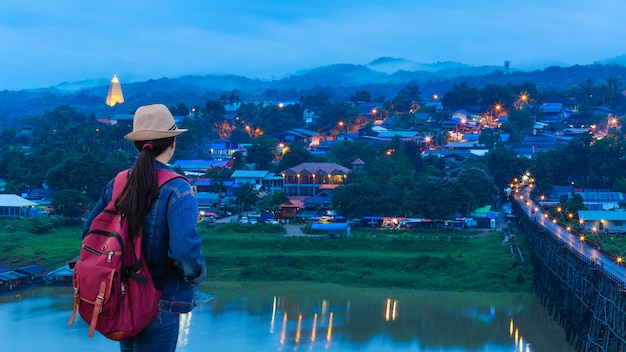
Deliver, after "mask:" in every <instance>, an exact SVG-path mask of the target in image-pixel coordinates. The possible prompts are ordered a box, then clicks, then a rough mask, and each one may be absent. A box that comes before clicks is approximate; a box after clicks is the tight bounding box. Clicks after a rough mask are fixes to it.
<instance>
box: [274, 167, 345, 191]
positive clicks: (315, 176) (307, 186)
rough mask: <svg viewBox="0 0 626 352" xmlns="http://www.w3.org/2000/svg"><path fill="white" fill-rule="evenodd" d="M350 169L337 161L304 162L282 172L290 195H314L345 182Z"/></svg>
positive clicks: (285, 186)
mask: <svg viewBox="0 0 626 352" xmlns="http://www.w3.org/2000/svg"><path fill="white" fill-rule="evenodd" d="M348 173H350V169H348V168H347V167H344V166H341V165H339V164H336V163H302V164H300V165H296V166H294V167H291V168H289V169H287V170H283V171H282V172H281V173H280V174H281V176H282V177H283V179H284V189H285V192H286V193H287V195H288V196H314V195H316V194H318V193H319V192H320V191H322V190H325V189H335V188H336V187H337V186H339V185H340V184H342V183H343V180H344V179H345V177H346V175H347V174H348Z"/></svg>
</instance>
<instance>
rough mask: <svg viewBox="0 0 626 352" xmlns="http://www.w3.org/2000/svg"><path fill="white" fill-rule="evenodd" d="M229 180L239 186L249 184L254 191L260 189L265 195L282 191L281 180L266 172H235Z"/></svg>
mask: <svg viewBox="0 0 626 352" xmlns="http://www.w3.org/2000/svg"><path fill="white" fill-rule="evenodd" d="M230 178H231V179H232V180H233V181H234V182H235V183H238V184H240V185H244V184H246V183H250V184H252V185H254V186H255V189H256V190H260V189H261V188H262V189H263V190H264V191H265V192H267V193H270V194H272V193H274V192H277V191H282V190H283V182H284V180H283V178H282V177H280V176H278V175H276V174H275V173H273V172H269V171H266V170H237V171H235V172H233V174H232V175H231V176H230Z"/></svg>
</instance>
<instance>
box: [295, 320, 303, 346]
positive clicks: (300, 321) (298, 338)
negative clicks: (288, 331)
mask: <svg viewBox="0 0 626 352" xmlns="http://www.w3.org/2000/svg"><path fill="white" fill-rule="evenodd" d="M301 329H302V314H299V315H298V328H297V329H296V343H300V332H301Z"/></svg>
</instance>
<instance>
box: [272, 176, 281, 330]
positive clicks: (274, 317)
mask: <svg viewBox="0 0 626 352" xmlns="http://www.w3.org/2000/svg"><path fill="white" fill-rule="evenodd" d="M283 177H285V175H283ZM276 308H277V302H276V296H274V303H273V304H272V320H271V321H270V333H274V322H275V321H276Z"/></svg>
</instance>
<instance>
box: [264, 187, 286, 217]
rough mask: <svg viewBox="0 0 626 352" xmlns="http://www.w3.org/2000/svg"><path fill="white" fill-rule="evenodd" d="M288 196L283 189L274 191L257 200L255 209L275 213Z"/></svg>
mask: <svg viewBox="0 0 626 352" xmlns="http://www.w3.org/2000/svg"><path fill="white" fill-rule="evenodd" d="M288 200H289V197H288V196H287V193H285V192H283V191H279V192H274V193H272V194H271V195H268V196H265V197H263V198H261V199H260V200H259V201H257V203H256V205H257V209H259V212H261V213H268V212H270V213H275V212H277V211H279V210H280V205H281V204H283V203H285V202H287V201H288Z"/></svg>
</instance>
